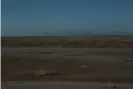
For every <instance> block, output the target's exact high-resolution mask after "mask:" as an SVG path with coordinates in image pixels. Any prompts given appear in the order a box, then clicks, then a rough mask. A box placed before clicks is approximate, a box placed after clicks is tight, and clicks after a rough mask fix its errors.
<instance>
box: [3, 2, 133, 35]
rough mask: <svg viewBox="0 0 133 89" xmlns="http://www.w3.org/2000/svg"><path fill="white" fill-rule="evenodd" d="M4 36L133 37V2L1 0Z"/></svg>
mask: <svg viewBox="0 0 133 89" xmlns="http://www.w3.org/2000/svg"><path fill="white" fill-rule="evenodd" d="M1 2H2V3H1V19H2V20H1V22H2V24H1V26H2V27H1V35H3V36H25V35H26V36H27V35H33V36H35V35H89V34H118V33H126V34H133V0H2V1H1Z"/></svg>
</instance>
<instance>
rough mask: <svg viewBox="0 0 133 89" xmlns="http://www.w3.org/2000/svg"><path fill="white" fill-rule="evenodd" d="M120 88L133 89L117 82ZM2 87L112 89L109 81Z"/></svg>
mask: <svg viewBox="0 0 133 89" xmlns="http://www.w3.org/2000/svg"><path fill="white" fill-rule="evenodd" d="M115 85H116V86H117V87H118V89H133V84H132V83H116V84H115ZM2 89H110V88H109V87H108V83H98V82H18V83H15V82H8V83H3V84H2Z"/></svg>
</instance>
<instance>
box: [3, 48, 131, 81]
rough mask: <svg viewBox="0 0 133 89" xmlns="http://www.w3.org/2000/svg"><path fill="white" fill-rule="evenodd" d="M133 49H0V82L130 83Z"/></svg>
mask: <svg viewBox="0 0 133 89" xmlns="http://www.w3.org/2000/svg"><path fill="white" fill-rule="evenodd" d="M132 54H133V49H127V48H124V49H116V48H115V49H109V48H106V49H103V48H95V49H93V48H92V49H90V48H35V47H33V48H9V47H5V48H2V81H22V80H29V81H33V80H42V81H46V80H60V81H66V80H68V81H100V82H108V81H113V82H133V55H132Z"/></svg>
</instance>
